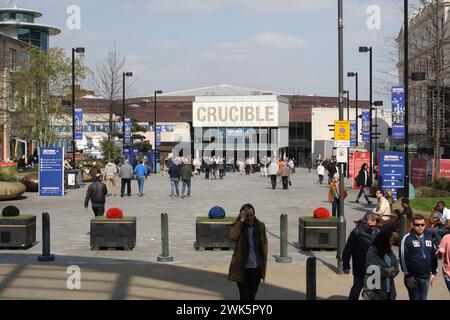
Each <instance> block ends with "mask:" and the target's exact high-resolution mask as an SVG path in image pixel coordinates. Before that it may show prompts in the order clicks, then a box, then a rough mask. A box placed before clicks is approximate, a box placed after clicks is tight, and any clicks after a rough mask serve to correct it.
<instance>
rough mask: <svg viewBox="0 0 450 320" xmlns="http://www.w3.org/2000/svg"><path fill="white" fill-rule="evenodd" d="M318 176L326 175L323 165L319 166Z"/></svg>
mask: <svg viewBox="0 0 450 320" xmlns="http://www.w3.org/2000/svg"><path fill="white" fill-rule="evenodd" d="M317 174H318V175H320V176H323V175H325V167H324V166H322V165H320V166H318V167H317Z"/></svg>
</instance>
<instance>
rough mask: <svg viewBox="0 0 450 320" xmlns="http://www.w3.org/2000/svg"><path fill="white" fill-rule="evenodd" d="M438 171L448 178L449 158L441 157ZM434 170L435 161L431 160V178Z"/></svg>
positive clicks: (449, 174) (449, 171) (449, 170)
mask: <svg viewBox="0 0 450 320" xmlns="http://www.w3.org/2000/svg"><path fill="white" fill-rule="evenodd" d="M439 171H440V173H441V177H443V178H450V159H441V161H440V168H439ZM434 172H435V161H433V179H434V176H435V174H434Z"/></svg>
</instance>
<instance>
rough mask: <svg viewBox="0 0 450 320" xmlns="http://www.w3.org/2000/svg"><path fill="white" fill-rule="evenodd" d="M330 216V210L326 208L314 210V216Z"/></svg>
mask: <svg viewBox="0 0 450 320" xmlns="http://www.w3.org/2000/svg"><path fill="white" fill-rule="evenodd" d="M330 216H331V215H330V212H329V211H328V210H327V209H326V208H317V209H316V210H314V218H317V219H328V218H329V217H330Z"/></svg>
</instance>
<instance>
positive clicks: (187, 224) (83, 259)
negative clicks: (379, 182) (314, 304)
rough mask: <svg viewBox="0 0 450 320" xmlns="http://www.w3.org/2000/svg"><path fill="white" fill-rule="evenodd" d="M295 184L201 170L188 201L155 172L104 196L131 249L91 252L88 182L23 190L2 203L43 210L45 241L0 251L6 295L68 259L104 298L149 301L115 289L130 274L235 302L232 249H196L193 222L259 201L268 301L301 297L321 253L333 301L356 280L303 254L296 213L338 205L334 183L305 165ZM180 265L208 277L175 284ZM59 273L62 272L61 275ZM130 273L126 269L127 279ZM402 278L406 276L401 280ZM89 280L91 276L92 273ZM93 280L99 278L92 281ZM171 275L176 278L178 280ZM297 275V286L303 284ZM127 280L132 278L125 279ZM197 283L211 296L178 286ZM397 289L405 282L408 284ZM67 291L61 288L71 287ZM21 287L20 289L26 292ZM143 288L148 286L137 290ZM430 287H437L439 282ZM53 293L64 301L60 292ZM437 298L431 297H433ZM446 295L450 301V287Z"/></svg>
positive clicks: (327, 256)
mask: <svg viewBox="0 0 450 320" xmlns="http://www.w3.org/2000/svg"><path fill="white" fill-rule="evenodd" d="M292 183H293V185H292V187H289V189H288V190H283V189H282V187H281V185H278V186H277V189H276V190H272V188H271V184H270V179H269V178H264V177H261V176H260V175H259V174H251V175H250V176H241V175H239V173H233V174H230V173H228V174H227V175H226V176H225V177H224V180H205V179H204V176H203V175H202V176H200V177H198V176H195V177H194V178H193V179H192V195H191V197H190V198H185V199H181V198H175V199H171V198H170V180H169V178H168V177H162V176H150V177H149V178H148V179H147V180H146V186H145V193H144V196H143V197H142V198H140V197H138V192H137V182H136V181H133V182H132V196H131V197H124V198H121V197H119V196H117V197H107V203H106V209H108V208H111V207H119V208H121V209H122V210H123V211H124V214H125V215H135V216H136V217H137V245H136V248H135V249H134V250H132V251H91V250H90V246H89V235H87V234H86V233H87V232H88V231H89V221H90V219H92V217H93V213H92V211H91V210H90V209H89V210H88V211H87V212H86V211H85V210H84V208H83V201H84V197H85V192H86V189H87V188H86V187H84V188H81V189H76V190H67V194H66V196H64V197H62V198H39V197H38V196H37V195H36V194H33V193H25V194H24V195H25V196H26V197H27V198H26V199H22V200H14V201H4V202H3V203H2V204H3V205H4V206H6V205H15V206H17V207H18V208H19V209H20V210H21V212H22V214H30V213H31V214H35V215H37V216H38V219H37V236H36V238H37V242H38V243H37V244H36V245H35V246H34V247H32V248H30V249H28V250H19V251H11V250H0V269H1V275H0V298H7V297H8V296H11V297H12V296H14V295H15V293H14V294H13V293H12V292H16V291H11V290H12V287H10V286H11V285H12V283H13V282H14V281H16V280H17V281H22V280H20V279H22V278H21V277H23V276H24V274H25V275H27V274H28V273H23V272H25V271H26V272H30V275H31V277H32V278H31V279H34V278H33V276H32V275H35V277H36V281H37V282H36V283H37V284H41V285H43V284H42V280H39V279H40V278H39V277H38V275H39V272H37V270H42V271H43V272H42V277H43V278H42V279H46V278H48V280H51V279H52V277H53V274H54V275H55V277H56V278H57V279H59V278H61V279H62V278H64V279H66V277H67V275H66V274H65V271H66V268H67V267H68V266H69V265H79V266H84V267H82V269H84V268H87V270H89V272H88V273H87V275H90V274H92V275H93V279H94V280H95V279H96V278H95V275H94V274H95V273H98V277H99V279H103V280H104V282H103V280H102V281H100V282H101V283H102V287H101V290H104V291H105V293H104V294H99V295H98V296H97V298H101V299H103V298H113V297H126V298H139V297H140V296H142V297H148V298H150V297H152V295H151V294H150V293H149V295H147V293H146V294H142V295H139V294H137V295H136V296H133V295H132V294H131V293H130V292H134V291H133V290H134V289H133V290H131V291H128V290H127V291H126V295H125V294H122V293H120V292H118V293H116V292H115V291H116V290H119V289H120V286H121V283H123V282H124V280H123V279H124V278H127V279H128V278H129V279H131V280H132V281H131V280H127V281H131V283H135V282H134V281H137V282H136V283H137V284H139V283H141V280H142V281H144V279H146V280H145V281H150V282H151V283H152V285H150V286H152V288H153V289H151V290H150V289H148V290H150V291H146V292H156V291H157V289H156V288H159V287H158V285H156V284H155V283H161V281H162V282H164V284H163V285H164V286H169V287H170V288H174V289H173V291H167V292H160V293H159V295H157V294H156V293H155V297H166V298H174V299H175V298H181V297H183V299H184V298H186V299H190V298H192V299H196V297H198V298H199V299H200V298H201V299H203V298H205V297H209V298H211V299H216V298H220V299H223V298H230V299H233V298H234V297H236V294H237V293H236V291H237V290H236V288H235V285H234V284H233V283H230V282H229V281H226V277H225V276H224V275H225V274H226V272H227V268H228V264H229V262H230V259H231V255H232V252H231V251H196V250H195V249H194V242H195V219H196V217H197V216H205V215H207V213H208V211H209V209H210V208H211V207H213V206H215V205H219V206H222V207H223V208H224V209H225V211H226V212H227V215H228V216H237V214H238V211H239V209H240V207H241V206H242V205H243V204H244V203H247V202H250V203H252V204H253V205H254V207H255V210H256V216H257V218H258V219H260V220H262V221H263V222H265V223H266V227H267V235H268V240H269V269H268V279H267V286H266V287H267V288H273V291H271V290H266V291H268V292H269V293H267V294H268V296H267V297H265V296H262V297H261V298H267V299H275V298H276V297H277V296H279V298H293V299H297V298H301V297H302V296H303V295H304V290H305V289H304V285H302V283H304V281H305V265H306V260H307V258H308V257H309V256H312V255H314V256H316V257H317V258H318V259H319V264H318V265H319V270H323V272H321V273H318V279H319V280H318V281H319V282H321V281H323V285H321V286H320V287H321V290H324V291H323V293H320V292H321V291H320V290H318V294H319V295H320V296H321V297H323V298H329V297H330V296H333V295H335V296H346V295H347V293H348V290H349V289H350V286H351V282H352V279H351V276H338V275H336V274H335V272H334V269H333V268H334V267H335V266H336V251H313V252H309V251H302V250H301V249H299V246H298V218H299V217H301V216H309V215H312V212H313V210H314V209H315V208H317V207H322V206H323V207H326V208H328V209H329V210H330V211H331V208H330V204H329V203H328V201H327V195H328V189H327V186H326V185H320V184H319V183H318V181H317V175H316V174H315V173H314V172H312V173H308V172H307V169H297V172H296V173H295V174H294V176H293V178H292ZM356 194H357V193H356V192H355V191H352V190H350V188H349V198H348V200H350V201H348V202H347V203H346V205H345V207H346V210H345V215H346V219H347V228H346V231H347V235H348V234H349V233H350V232H351V230H352V228H353V226H354V223H353V221H354V220H357V219H359V218H361V217H362V216H363V214H364V213H365V211H366V207H365V205H364V204H356V203H353V202H351V201H352V200H354V199H355V198H356ZM42 212H48V213H49V214H50V216H51V240H52V242H51V251H52V253H53V254H55V256H56V261H55V262H54V263H48V264H42V265H37V264H36V261H37V256H38V255H40V254H41V253H42V235H41V228H42V226H41V220H42V219H41V214H42ZM162 212H166V213H167V214H168V215H169V239H170V243H169V247H170V255H172V256H173V257H174V262H173V263H172V264H170V265H168V266H166V265H160V264H157V263H156V261H157V260H156V258H157V256H158V255H159V254H160V252H161V240H160V237H161V229H160V214H161V213H162ZM282 213H284V214H287V215H288V240H289V246H288V255H289V256H291V257H292V260H293V262H292V264H289V265H279V264H277V263H275V262H274V261H275V258H274V256H275V255H279V254H280V240H279V235H280V214H282ZM396 250H397V248H396ZM322 265H323V267H322ZM52 268H56V269H54V270H55V273H52V272H53V271H52V270H53V269H52ZM108 268H110V269H108ZM177 268H178V269H180V270H181V271H183V272H184V273H183V272H181V274H184V275H185V276H186V279H188V278H189V277H192V279H201V281H200V282H201V285H200V284H199V283H196V281H194V280H193V281H192V282H188V280H183V281H181V280H180V281H179V282H177V281H178V280H177V279H178V278H177V277H181V278H182V276H181V275H177V274H178V273H177V272H175V271H173V278H171V276H170V274H171V271H168V270H177ZM321 268H322V269H321ZM56 270H59V271H57V273H56ZM103 270H105V272H103ZM108 270H109V271H108ZM111 270H116V273H115V274H113V273H111V272H110V271H111ZM193 270H195V272H194V271H193ZM199 270H200V271H202V270H203V273H199V272H200V271H199ZM44 271H45V272H44ZM127 272H129V274H130V275H129V276H128V275H127ZM147 272H148V273H147ZM158 272H159V273H161V274H163V273H165V272H168V275H167V276H165V277H164V278H163V280H161V279H158V277H156V278H155V274H158ZM192 272H193V273H192ZM278 272H279V273H280V274H279V275H278V274H277V273H278ZM191 273H192V274H191ZM57 274H60V276H56V275H57ZM133 274H136V275H133ZM58 277H59V278H58ZM196 277H197V278H196ZM401 277H402V276H401V275H400V276H399V277H398V278H399V279H400V278H401ZM141 278H142V279H141ZM25 279H28V278H27V276H25ZM86 279H89V277H87V278H86ZM136 279H141V280H136ZM294 279H295V280H294ZM297 279H298V280H297ZM332 279H334V280H332ZM94 280H93V282H92V283H95V281H94ZM116 281H118V283H116ZM172 281H173V282H174V283H172V284H171V282H172ZM295 281H299V282H298V283H296V282H295ZM441 282H442V283H441ZM19 283H20V282H19ZM51 283H53V282H52V281H50V282H49V285H51ZM88 283H90V282H88ZM55 285H56V284H55ZM127 285H129V284H128V283H127ZM190 285H193V287H194V288H196V287H198V286H199V285H200V288H204V290H205V292H206V293H205V292H203V291H201V292H200V291H199V292H197V291H192V290H191V291H189V290H184V289H183V290H181V289H180V290H179V291H178V289H179V288H180V287H178V286H183V288H184V287H185V286H188V287H189V286H190ZM441 285H442V286H444V284H443V280H442V279H439V280H438V283H437V284H436V288H440V286H441ZM58 286H60V284H58V285H57V287H58ZM62 286H63V287H64V286H65V285H64V284H63V285H62ZM399 286H400V287H402V285H401V283H400V284H399ZM38 287H39V286H37V287H36V288H38ZM263 287H264V286H263ZM263 287H262V288H263ZM278 287H280V288H284V289H283V290H281V289H279V290H278V289H276V288H278ZM27 288H29V289H27V290H31V291H32V288H33V285H32V282H30V283H29V284H28V285H27ZM58 288H59V287H58ZM64 288H65V287H64ZM64 288H63V289H60V290H66V289H64ZM117 288H119V289H117ZM327 288H328V289H327ZM24 290H25V289H23V290H22V289H21V290H19V292H23V291H24ZM92 290H94V289H92ZM99 290H100V288H99ZM136 290H138V291H139V290H141V289H139V288H137V289H136ZM142 290H144V289H142ZM146 290H147V289H146ZM152 290H154V291H152ZM155 290H156V291H155ZM277 290H278V291H277ZM326 290H328V291H326ZM433 290H435V289H434V287H433ZM433 290H432V291H433ZM438 290H440V289H436V292H440V291H438ZM25 291H26V290H25ZM31 291H30V292H31ZM94 291H95V290H94ZM119 291H120V290H119ZM185 291H186V292H185ZM43 292H48V294H49V297H51V296H50V295H51V292H52V291H51V290H44V291H43ZM64 292H65V291H64ZM184 292H185V293H184ZM196 292H197V293H196ZM202 292H203V293H202ZM211 292H212V293H211ZM65 294H66V293H64V295H65ZM67 294H68V295H69V296H67V298H70V299H72V298H76V297H80V296H82V295H79V296H77V294H79V293H76V292H69V293H67ZM152 294H153V293H152ZM172 294H173V295H172ZM189 294H192V297H189ZM261 294H262V295H264V289H262V290H261ZM436 294H438V293H436ZM55 297H58V295H57V294H56V293H55ZM430 297H432V295H431V294H430ZM441 297H442V298H444V297H448V293H447V295H443V296H441ZM205 299H206V298H205Z"/></svg>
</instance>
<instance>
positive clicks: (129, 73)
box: [122, 72, 133, 149]
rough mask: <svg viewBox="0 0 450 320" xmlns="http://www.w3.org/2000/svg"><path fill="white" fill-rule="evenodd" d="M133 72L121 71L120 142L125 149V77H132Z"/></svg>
mask: <svg viewBox="0 0 450 320" xmlns="http://www.w3.org/2000/svg"><path fill="white" fill-rule="evenodd" d="M132 76H133V72H124V73H123V83H122V93H123V97H122V135H123V137H122V142H123V149H125V146H126V143H125V113H126V110H125V77H132Z"/></svg>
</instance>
